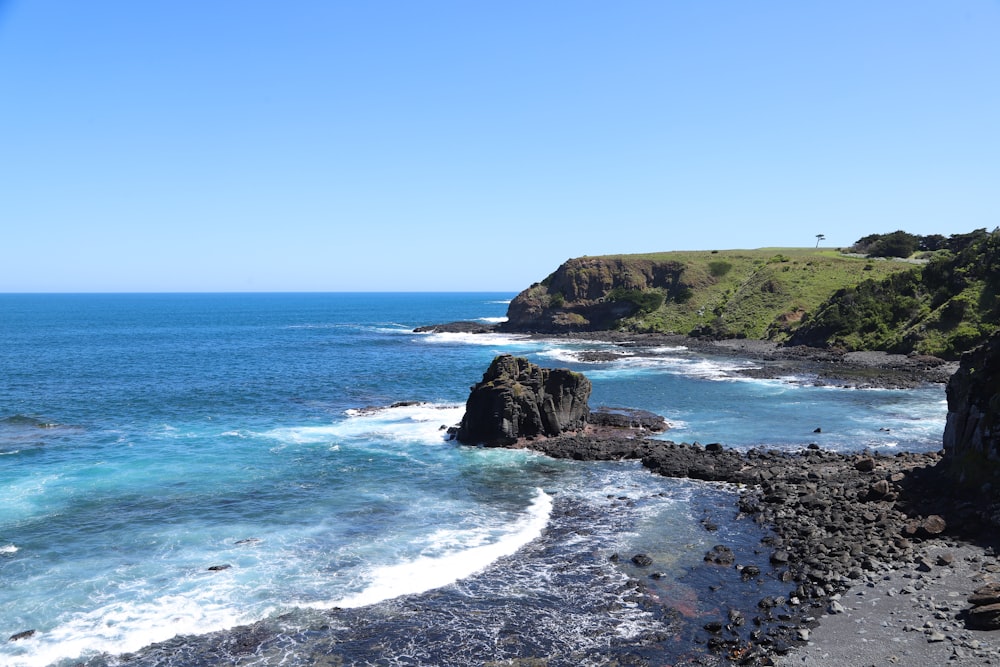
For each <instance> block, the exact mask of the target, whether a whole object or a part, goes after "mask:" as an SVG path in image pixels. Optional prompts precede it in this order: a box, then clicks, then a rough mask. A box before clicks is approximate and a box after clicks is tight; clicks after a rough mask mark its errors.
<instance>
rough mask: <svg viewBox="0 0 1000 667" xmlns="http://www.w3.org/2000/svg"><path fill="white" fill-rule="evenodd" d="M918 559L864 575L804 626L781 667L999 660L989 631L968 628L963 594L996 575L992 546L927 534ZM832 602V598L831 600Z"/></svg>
mask: <svg viewBox="0 0 1000 667" xmlns="http://www.w3.org/2000/svg"><path fill="white" fill-rule="evenodd" d="M919 559H920V562H921V565H919V566H913V565H909V566H904V567H901V568H900V569H897V570H891V571H889V572H886V573H884V574H880V575H875V576H871V577H867V578H866V579H865V581H864V582H863V583H861V584H858V585H856V586H854V587H852V588H851V589H850V590H848V591H847V592H846V593H844V594H843V595H841V596H838V597H837V599H836V600H831V603H830V606H829V607H828V608H827V609H826V610H825V611H824V613H823V614H822V615H821V616H820V617H819V618H818V620H819V625H818V626H817V627H815V628H812V629H808V630H806V634H805V637H807V643H806V644H805V645H804V646H800V647H798V648H797V649H795V650H794V651H793V652H791V653H790V654H788V655H786V656H782V657H779V658H777V660H776V664H777V665H779V666H781V667H802V666H805V667H819V666H820V665H822V666H824V667H830V666H833V667H838V666H844V667H848V666H850V667H859V666H862V665H864V666H867V665H878V666H881V665H905V666H909V667H937V666H939V665H948V664H953V665H997V664H1000V637H998V635H997V633H996V631H982V630H970V629H968V628H966V627H965V623H964V621H963V619H962V616H963V614H964V613H965V611H966V610H967V609H968V608H969V604H968V603H967V601H966V598H967V597H968V595H969V593H970V592H971V591H972V590H974V589H976V588H978V587H980V586H982V585H983V584H985V583H988V582H993V581H998V580H1000V574H998V572H1000V564H998V563H997V559H996V558H995V557H994V555H993V552H992V550H990V549H984V548H983V547H981V546H976V545H972V544H967V543H956V542H952V541H947V540H930V541H928V542H927V543H926V544H925V545H924V547H923V548H922V549H921V556H920V557H919ZM834 602H836V604H834Z"/></svg>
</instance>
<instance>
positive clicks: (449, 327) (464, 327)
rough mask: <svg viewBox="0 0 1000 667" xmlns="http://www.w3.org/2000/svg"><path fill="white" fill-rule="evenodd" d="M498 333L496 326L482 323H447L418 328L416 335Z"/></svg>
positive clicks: (415, 331)
mask: <svg viewBox="0 0 1000 667" xmlns="http://www.w3.org/2000/svg"><path fill="white" fill-rule="evenodd" d="M494 331H496V326H495V325H491V324H483V323H482V322H446V323H445V324H430V325H427V326H424V327H417V328H416V329H414V330H413V332H414V333H473V334H484V333H492V332H494Z"/></svg>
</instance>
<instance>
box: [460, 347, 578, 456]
mask: <svg viewBox="0 0 1000 667" xmlns="http://www.w3.org/2000/svg"><path fill="white" fill-rule="evenodd" d="M590 387H591V385H590V380H588V379H587V378H586V377H584V376H583V375H581V374H580V373H574V372H573V371H570V370H568V369H564V368H541V367H540V366H536V365H535V364H533V363H531V362H529V361H528V360H527V359H524V358H522V357H514V356H511V355H509V354H504V355H500V356H498V357H496V358H495V359H494V360H493V363H491V364H490V367H489V369H487V371H486V373H484V374H483V379H482V381H481V382H480V383H478V384H476V385H475V386H473V387H472V391H471V393H470V394H469V399H468V400H467V401H466V404H465V416H463V417H462V423H461V425H460V426H459V428H458V432H457V438H458V440H459V441H460V442H463V443H466V444H481V445H486V446H488V447H505V446H510V445H513V444H515V443H517V442H518V441H519V440H521V439H524V438H528V439H531V438H538V437H553V436H557V435H561V434H563V433H566V432H571V431H580V430H582V429H584V428H585V427H586V425H587V416H588V414H589V413H590V408H589V406H588V404H587V401H588V399H589V398H590Z"/></svg>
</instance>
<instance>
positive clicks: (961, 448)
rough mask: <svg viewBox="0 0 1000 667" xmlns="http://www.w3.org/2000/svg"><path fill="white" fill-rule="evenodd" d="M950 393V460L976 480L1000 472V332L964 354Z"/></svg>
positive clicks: (946, 441)
mask: <svg viewBox="0 0 1000 667" xmlns="http://www.w3.org/2000/svg"><path fill="white" fill-rule="evenodd" d="M947 396H948V421H947V424H946V426H945V431H944V450H945V455H946V457H947V460H948V461H949V462H950V463H951V464H952V466H953V467H954V468H955V469H956V470H957V471H958V472H959V473H960V474H961V475H962V476H965V477H968V478H972V479H979V480H982V478H984V476H986V475H988V474H989V475H992V474H995V473H997V472H1000V334H995V335H994V336H993V337H992V338H990V340H989V341H988V342H987V343H985V344H984V345H981V346H980V347H978V348H976V349H974V350H972V351H970V352H967V353H965V354H964V355H963V356H962V361H961V363H960V364H959V367H958V371H957V372H956V373H955V374H954V375H953V376H952V377H951V380H949V382H948V389H947Z"/></svg>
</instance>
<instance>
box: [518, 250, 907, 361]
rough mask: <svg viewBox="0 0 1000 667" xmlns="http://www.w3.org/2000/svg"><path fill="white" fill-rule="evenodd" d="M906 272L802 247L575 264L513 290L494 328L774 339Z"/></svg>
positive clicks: (903, 266) (882, 263)
mask: <svg viewBox="0 0 1000 667" xmlns="http://www.w3.org/2000/svg"><path fill="white" fill-rule="evenodd" d="M915 269H916V267H915V266H914V265H912V264H908V263H904V262H894V261H870V260H867V259H864V258H858V257H850V256H846V255H842V254H841V253H839V252H835V251H829V250H817V249H811V248H764V249H759V250H720V251H699V252H666V253H654V254H646V255H608V256H600V257H581V258H577V259H570V260H568V261H567V262H565V263H564V264H563V265H562V266H560V267H559V268H558V269H557V270H556V271H555V272H553V273H552V274H551V275H549V276H548V277H547V278H545V279H544V280H542V281H541V282H539V283H535V284H534V285H532V286H531V287H529V288H528V289H526V290H524V291H523V292H521V293H520V294H519V295H518V296H517V297H516V298H515V299H514V300H513V301H511V304H510V307H509V309H508V311H507V317H508V321H507V322H506V323H505V324H504V325H503V326H502V327H501V328H502V329H503V330H505V331H511V332H539V333H560V332H570V331H601V330H624V331H634V332H660V333H677V334H694V335H707V336H712V337H718V338H757V339H770V340H777V341H781V340H785V339H787V338H788V336H789V335H790V333H791V331H792V330H793V329H794V328H795V326H796V325H797V324H798V322H799V320H800V319H801V318H802V315H803V314H804V313H806V312H808V311H810V310H813V309H815V308H817V307H818V306H819V305H820V304H822V303H823V302H824V301H825V300H826V299H828V298H830V297H831V296H832V295H833V294H834V293H835V292H836V291H837V290H839V289H842V288H845V287H848V286H852V285H856V284H858V283H859V282H861V281H862V280H863V279H865V278H868V277H876V278H883V277H887V276H890V275H892V274H895V273H901V272H902V273H908V272H912V271H914V270H915Z"/></svg>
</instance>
